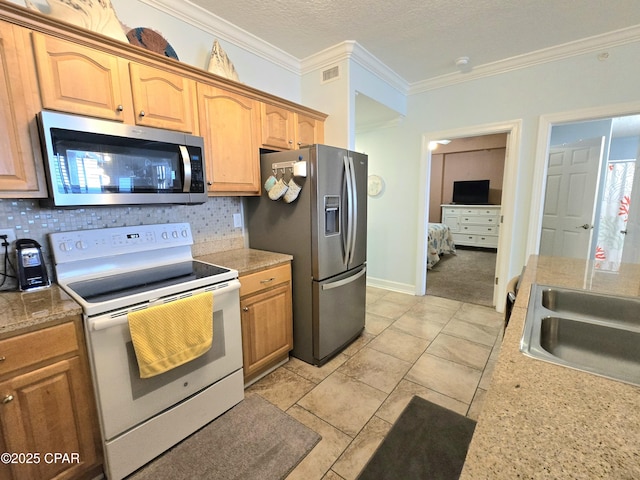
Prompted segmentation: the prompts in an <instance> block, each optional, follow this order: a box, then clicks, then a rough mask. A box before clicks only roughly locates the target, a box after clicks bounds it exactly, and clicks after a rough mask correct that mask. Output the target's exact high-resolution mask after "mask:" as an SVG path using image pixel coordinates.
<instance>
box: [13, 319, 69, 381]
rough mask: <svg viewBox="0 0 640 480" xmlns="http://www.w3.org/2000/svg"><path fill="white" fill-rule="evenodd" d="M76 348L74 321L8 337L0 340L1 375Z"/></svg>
mask: <svg viewBox="0 0 640 480" xmlns="http://www.w3.org/2000/svg"><path fill="white" fill-rule="evenodd" d="M76 350H78V340H77V338H76V329H75V325H74V324H73V322H69V323H64V324H62V325H57V326H55V327H50V328H45V329H44V330H39V331H37V332H31V333H25V334H24V335H18V336H17V337H12V338H7V339H6V340H2V341H0V359H2V360H1V361H0V376H2V375H5V374H7V373H10V372H13V371H15V370H19V369H21V368H25V367H28V366H30V365H35V364H38V363H40V362H43V361H46V360H48V359H50V358H54V357H57V356H59V355H64V354H67V353H71V352H75V351H76Z"/></svg>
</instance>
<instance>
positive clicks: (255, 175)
mask: <svg viewBox="0 0 640 480" xmlns="http://www.w3.org/2000/svg"><path fill="white" fill-rule="evenodd" d="M198 112H199V120H200V125H201V133H202V136H203V137H204V144H205V159H206V162H207V165H206V167H207V181H208V182H207V183H208V185H209V192H210V193H211V194H214V195H223V194H230V195H259V194H260V104H259V102H257V101H256V100H252V99H250V98H246V97H243V96H242V95H238V94H235V93H232V92H228V91H226V90H223V89H220V88H217V87H214V86H212V85H206V84H202V83H199V84H198Z"/></svg>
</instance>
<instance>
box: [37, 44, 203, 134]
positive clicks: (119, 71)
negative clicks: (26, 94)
mask: <svg viewBox="0 0 640 480" xmlns="http://www.w3.org/2000/svg"><path fill="white" fill-rule="evenodd" d="M33 48H34V52H35V58H36V63H37V66H38V78H39V81H40V94H41V96H42V105H43V107H44V108H45V109H50V110H59V111H63V112H69V113H75V114H79V115H87V116H91V117H98V118H104V119H106V120H116V121H121V122H125V123H128V124H136V125H144V126H148V127H157V128H166V129H169V130H176V131H180V132H185V133H192V134H196V133H197V128H196V121H195V119H196V116H195V112H196V96H195V82H194V81H193V80H191V79H189V78H186V77H184V76H182V75H180V74H179V73H173V72H170V71H168V70H162V69H160V68H155V67H152V66H149V65H143V64H138V63H136V62H130V61H128V60H126V59H124V58H120V57H118V56H116V55H112V54H110V53H107V52H102V51H100V50H96V49H94V48H90V47H86V46H84V45H78V44H76V43H73V42H69V41H66V40H62V39H59V38H56V37H52V36H48V35H44V34H42V33H37V32H34V33H33Z"/></svg>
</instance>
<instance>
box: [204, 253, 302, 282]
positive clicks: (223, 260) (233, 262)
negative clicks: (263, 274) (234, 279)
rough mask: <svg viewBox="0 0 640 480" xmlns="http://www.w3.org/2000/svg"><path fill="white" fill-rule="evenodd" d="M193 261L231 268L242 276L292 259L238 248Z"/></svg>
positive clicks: (278, 254) (276, 254) (281, 255)
mask: <svg viewBox="0 0 640 480" xmlns="http://www.w3.org/2000/svg"><path fill="white" fill-rule="evenodd" d="M195 259H196V260H201V261H203V262H207V263H213V264H215V265H220V266H222V267H227V268H232V269H234V270H237V271H238V274H239V275H241V276H242V275H247V274H249V273H253V272H257V271H260V270H265V269H267V268H270V267H275V266H276V265H280V264H282V263H286V262H289V261H291V260H293V257H292V256H291V255H287V254H284V253H274V252H267V251H264V250H256V249H253V248H239V249H236V250H227V251H224V252H218V253H210V254H208V255H201V256H197V257H195Z"/></svg>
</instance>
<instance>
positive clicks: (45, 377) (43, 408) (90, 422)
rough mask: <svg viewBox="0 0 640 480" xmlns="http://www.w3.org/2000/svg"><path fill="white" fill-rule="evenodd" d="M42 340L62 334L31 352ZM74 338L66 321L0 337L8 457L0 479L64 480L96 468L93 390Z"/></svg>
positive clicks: (2, 434)
mask: <svg viewBox="0 0 640 480" xmlns="http://www.w3.org/2000/svg"><path fill="white" fill-rule="evenodd" d="M47 339H49V340H50V342H49V343H48V344H49V345H51V344H53V342H54V341H55V340H59V339H62V341H61V342H60V343H59V345H60V346H61V347H60V350H59V351H55V345H54V347H53V348H51V349H50V350H53V351H48V352H47V353H46V355H45V354H38V352H37V351H34V348H33V346H34V345H36V346H37V345H46V344H47V341H46V340H47ZM76 339H77V335H76V326H75V325H74V323H67V324H62V325H58V326H56V327H51V328H46V329H43V330H40V331H37V332H33V333H28V334H25V335H22V336H18V337H13V338H10V339H7V340H2V341H0V358H4V360H3V361H2V364H5V362H6V366H5V365H3V366H2V367H0V420H1V422H0V451H1V452H3V453H4V454H5V455H7V454H8V455H9V456H10V457H9V460H10V461H9V462H6V461H2V462H0V478H2V479H3V480H4V479H15V480H18V479H19V480H31V479H33V480H48V479H56V480H63V479H64V480H68V479H80V478H92V477H93V476H95V475H96V474H97V473H99V472H100V464H101V462H102V455H101V449H100V446H99V445H100V443H99V435H98V425H97V416H96V412H95V403H94V400H93V391H92V389H91V384H90V380H89V376H88V375H89V374H88V368H87V366H86V365H85V362H86V357H85V356H84V355H83V354H82V353H81V349H80V346H79V345H78V343H77V340H76ZM71 342H75V351H71V352H70V348H69V345H70V344H71ZM56 344H58V343H57V342H56ZM29 352H31V353H32V355H28V353H29ZM47 356H49V359H48V360H47V358H45V357H47ZM34 358H35V362H36V363H35V364H34ZM7 369H11V370H12V373H11V375H9V374H8V373H6V370H7ZM3 460H5V459H3Z"/></svg>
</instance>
